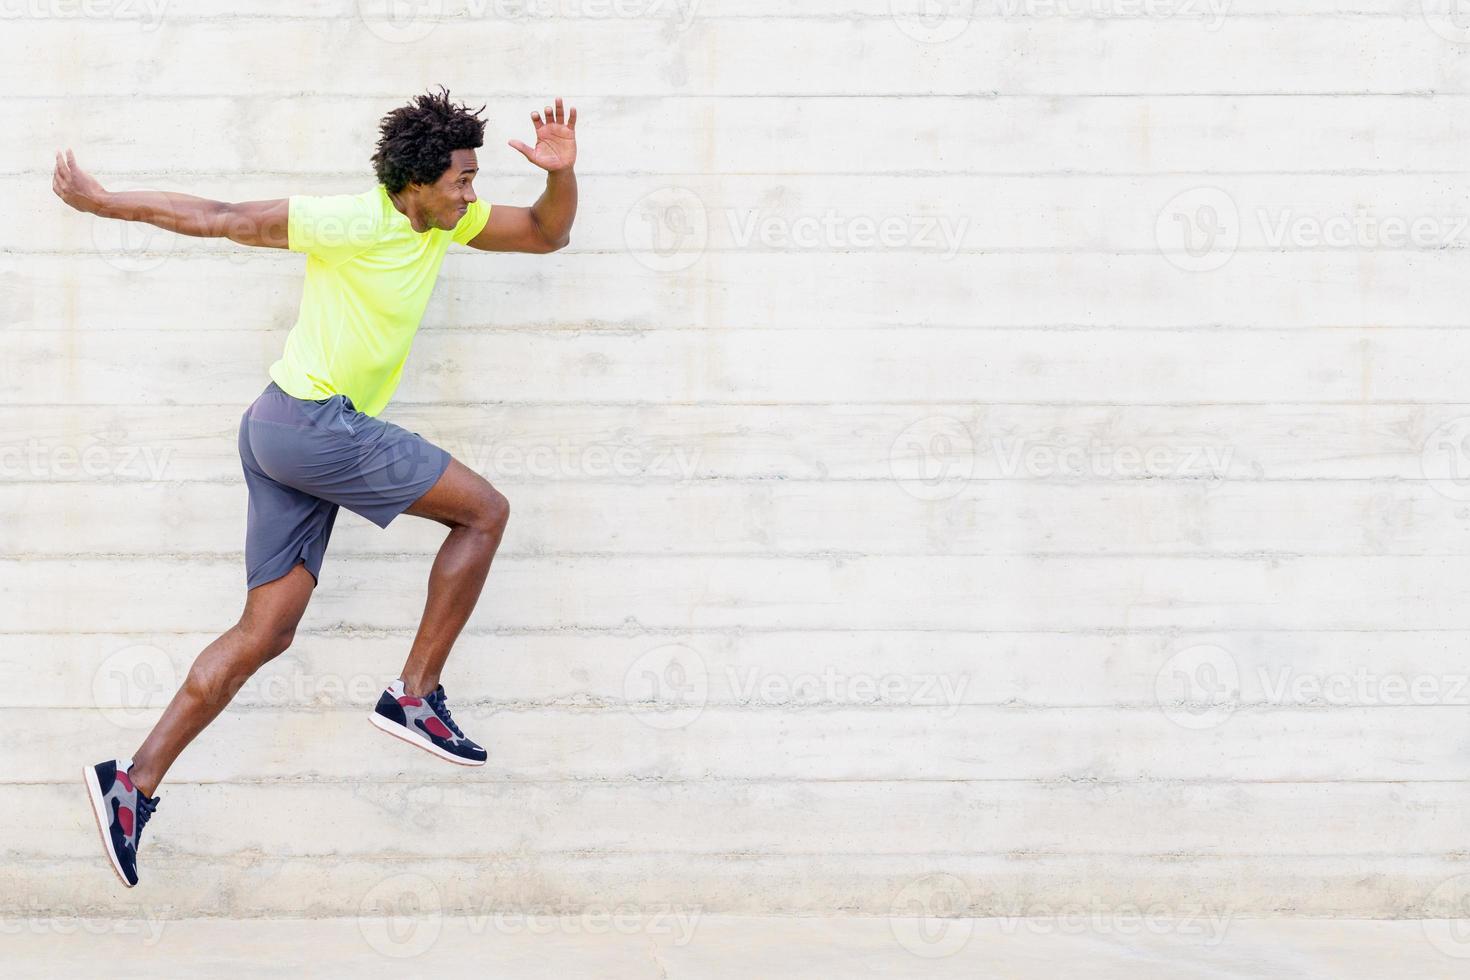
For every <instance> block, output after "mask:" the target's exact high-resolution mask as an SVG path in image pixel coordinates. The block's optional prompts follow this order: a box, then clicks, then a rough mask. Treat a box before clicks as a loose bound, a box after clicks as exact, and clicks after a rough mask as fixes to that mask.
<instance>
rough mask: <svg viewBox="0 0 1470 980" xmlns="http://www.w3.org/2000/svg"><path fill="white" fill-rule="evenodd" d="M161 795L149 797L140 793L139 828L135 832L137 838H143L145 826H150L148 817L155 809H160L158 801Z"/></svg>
mask: <svg viewBox="0 0 1470 980" xmlns="http://www.w3.org/2000/svg"><path fill="white" fill-rule="evenodd" d="M161 799H163V797H161V796H153V797H148V796H144V795H143V794H142V793H139V794H138V829H137V831H136V832H135V833H134V835H133V836H134V839H135V840H142V839H143V828H144V827H146V826H148V818H149V817H151V816H153V811H154V810H157V809H158V801H159V800H161Z"/></svg>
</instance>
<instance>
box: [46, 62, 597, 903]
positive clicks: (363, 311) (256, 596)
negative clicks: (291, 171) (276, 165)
mask: <svg viewBox="0 0 1470 980" xmlns="http://www.w3.org/2000/svg"><path fill="white" fill-rule="evenodd" d="M531 122H532V124H533V125H534V126H535V130H536V145H535V146H534V147H529V146H527V145H526V144H524V143H522V142H520V141H519V140H511V141H510V145H511V146H512V147H513V148H515V149H516V150H518V151H520V153H521V154H523V155H524V156H525V157H526V159H527V160H529V161H531V163H533V164H535V165H536V166H538V167H540V168H541V169H543V170H545V171H546V172H547V176H546V190H545V192H544V193H542V195H541V196H540V198H539V199H538V200H537V201H536V203H535V204H533V205H532V206H531V207H529V208H517V207H506V206H502V205H498V204H497V205H495V206H493V207H492V206H490V205H488V204H484V203H483V202H481V201H480V200H479V198H477V197H476V195H475V191H474V180H475V175H476V173H478V170H479V168H478V164H477V161H476V157H475V150H476V149H478V148H479V147H480V146H481V145H483V143H484V132H485V122H484V120H483V119H481V118H480V111H479V110H475V111H471V110H470V109H469V108H468V107H467V106H465V105H463V104H461V103H455V102H452V101H450V98H449V92H448V91H447V90H444V89H441V90H440V91H439V92H438V93H437V94H429V95H421V96H418V97H417V98H415V99H413V100H412V101H411V102H410V103H409V104H408V105H406V106H404V107H402V108H399V109H395V110H394V111H392V112H390V113H388V115H387V116H385V117H384V118H383V121H382V123H381V126H380V129H379V131H380V138H379V140H378V146H377V152H376V153H375V154H374V155H373V168H374V170H375V171H376V173H377V179H378V185H377V186H376V187H374V188H373V189H372V190H370V191H367V192H365V193H362V194H355V195H348V194H342V195H334V196H327V197H303V196H295V197H290V198H285V199H279V200H273V201H249V202H246V203H242V204H227V203H224V202H221V201H209V200H205V199H203V198H197V197H191V196H189V195H187V194H168V193H157V192H151V191H141V192H136V193H122V194H114V193H110V192H108V191H107V190H105V189H103V187H102V185H101V184H99V183H98V182H97V181H96V180H95V179H93V178H92V177H91V176H89V175H88V174H87V173H85V172H84V171H83V170H82V169H81V168H79V167H78V166H77V163H76V159H75V158H74V157H73V155H72V153H71V151H70V150H68V151H67V152H66V153H65V154H64V155H63V154H62V153H59V152H58V153H57V155H56V172H55V176H54V178H53V181H52V188H53V189H54V190H55V192H56V194H57V196H59V197H60V198H61V199H62V200H63V201H65V202H66V203H67V204H69V205H70V206H72V207H73V208H76V209H77V210H78V211H85V212H87V213H90V214H96V215H100V216H102V217H105V218H119V219H122V220H125V221H145V222H148V223H149V224H152V225H157V226H158V227H160V228H164V229H167V230H169V231H174V232H178V233H179V234H183V235H194V236H198V237H204V238H229V239H230V240H232V241H235V242H239V243H240V244H242V245H258V246H263V247H266V248H289V249H291V250H292V251H294V252H303V253H305V254H306V256H307V259H306V280H305V285H304V288H303V291H302V297H301V309H300V313H299V314H298V316H297V319H296V324H295V326H293V327H292V328H291V332H290V333H289V334H288V335H287V336H286V347H285V352H284V354H283V355H282V356H281V358H280V360H278V361H276V362H275V363H274V364H272V365H271V367H270V377H271V382H270V384H268V385H267V386H266V388H265V390H264V391H262V392H261V394H260V396H259V397H258V398H256V399H255V401H254V403H253V404H251V406H250V407H249V408H248V409H246V411H245V414H244V415H243V416H241V418H240V432H239V449H240V463H241V466H242V468H243V469H244V473H245V486H246V488H247V491H248V493H249V511H248V515H247V518H246V529H245V568H246V590H247V591H246V596H245V611H244V612H243V613H241V615H240V620H239V622H237V623H236V624H235V625H234V626H232V627H231V628H230V629H229V630H228V631H226V632H225V633H223V634H222V635H221V636H219V637H218V638H217V639H216V640H215V641H214V642H213V643H211V644H209V646H207V647H205V648H204V651H203V652H202V653H200V654H199V656H198V657H197V658H196V659H195V660H194V664H193V666H192V667H190V668H189V674H188V676H187V677H186V678H185V679H184V684H183V686H182V687H181V688H179V690H178V692H177V693H175V694H174V697H173V700H172V701H170V702H169V705H168V708H167V709H166V710H165V711H164V713H163V717H161V718H160V719H159V720H158V724H156V725H155V726H154V727H153V730H152V731H151V732H149V733H148V737H147V738H146V739H144V741H143V744H142V746H140V747H139V748H138V749H137V751H136V752H134V753H133V756H132V758H130V759H113V760H110V761H107V762H102V763H100V764H98V765H95V766H88V767H86V769H85V770H84V773H85V779H86V783H87V790H88V794H89V795H90V797H91V801H92V808H93V811H94V812H95V814H96V816H97V825H98V829H99V830H100V831H101V833H102V842H103V846H104V847H105V848H106V850H107V855H108V857H109V858H110V859H111V861H112V866H113V868H114V869H115V870H116V871H117V873H118V876H119V877H120V878H122V880H123V882H124V884H126V885H127V886H128V887H132V886H133V885H136V884H137V883H138V871H137V859H138V843H139V839H140V837H141V835H142V832H143V827H144V825H145V824H146V823H147V822H148V819H149V817H150V816H152V814H153V811H154V808H155V807H157V805H158V798H157V797H155V796H154V795H153V794H154V792H155V791H156V790H157V788H158V785H159V783H160V782H161V781H162V780H163V777H164V774H165V773H166V772H168V769H169V766H171V765H172V764H173V762H174V760H175V759H177V758H178V756H179V753H180V752H182V751H183V750H184V747H185V746H187V745H188V744H189V743H190V742H191V741H193V739H194V738H195V737H196V736H198V734H199V733H200V732H201V731H203V730H204V728H205V726H207V725H208V724H209V723H210V722H211V721H213V720H214V719H215V717H217V716H218V715H219V713H220V712H221V711H222V710H224V707H225V705H226V704H228V703H229V701H230V699H231V698H233V697H234V695H235V693H236V692H237V691H239V689H240V687H241V685H243V684H244V683H245V681H246V680H247V679H249V677H250V676H251V675H252V674H254V673H255V671H257V670H258V669H260V667H261V666H263V665H264V664H265V663H267V662H268V661H270V660H271V659H272V658H274V657H276V656H278V655H280V654H281V653H283V652H285V650H286V649H287V648H288V647H290V645H291V641H292V638H293V637H294V635H295V630H296V625H297V623H298V622H300V620H301V615H302V613H303V612H304V611H305V610H306V605H307V602H308V601H309V600H310V598H311V592H312V589H313V588H314V587H315V586H316V583H317V578H318V575H319V574H320V571H321V566H322V557H323V555H324V554H325V553H326V549H327V540H328V538H329V537H330V536H331V533H332V524H333V522H334V521H335V520H336V517H337V509H338V508H339V507H346V508H347V509H348V510H351V511H353V512H354V513H357V514H361V515H362V516H363V517H366V518H367V519H368V520H370V521H372V522H373V523H374V524H377V525H378V526H379V527H387V526H388V524H389V523H390V522H391V521H392V520H393V518H395V517H397V516H398V515H399V514H403V513H407V514H412V515H413V516H415V517H423V518H427V519H429V520H432V521H438V522H439V523H441V524H444V525H446V526H447V527H448V528H449V534H448V536H447V537H445V539H444V544H443V545H442V546H441V547H440V548H439V554H438V556H437V557H436V558H435V559H434V565H433V569H432V570H431V571H430V573H429V588H428V599H427V601H426V603H425V605H424V613H423V618H422V619H421V620H420V622H419V627H418V632H417V633H416V634H415V636H414V640H413V646H412V647H411V648H410V650H409V653H408V660H407V662H406V663H405V664H404V667H403V672H402V674H401V675H400V676H399V677H398V678H397V679H396V680H394V681H393V683H391V684H389V685H388V688H387V690H385V691H384V692H383V694H382V696H381V697H380V698H379V699H378V704H377V706H376V708H375V709H374V710H373V713H372V714H371V715H370V716H369V717H370V718H371V720H372V723H373V724H374V725H375V726H377V727H378V728H379V729H380V730H382V731H383V732H386V733H387V734H389V735H392V736H394V737H396V738H399V739H402V740H403V741H405V742H408V743H409V744H411V745H416V746H418V747H419V748H422V749H424V750H425V751H427V752H430V753H432V754H434V755H435V756H438V757H439V758H441V759H444V760H446V761H448V762H452V763H456V764H459V765H466V766H479V765H484V763H485V750H484V749H483V748H481V747H480V746H479V745H477V744H475V743H474V742H473V741H471V740H470V739H469V737H467V736H466V735H465V734H464V732H462V731H461V730H460V728H459V726H458V725H457V724H455V722H454V719H453V718H452V717H451V715H450V711H449V706H448V704H447V703H446V700H445V694H444V687H443V685H441V684H440V683H439V676H440V672H441V671H442V670H443V669H444V662H445V660H446V659H447V658H448V656H449V649H450V647H451V646H452V645H453V644H454V641H455V638H456V637H458V636H459V632H460V630H461V629H462V628H463V627H464V624H465V622H466V620H468V619H469V616H470V612H471V611H472V610H473V609H474V608H475V602H476V601H477V600H478V599H479V596H480V590H481V589H482V588H483V586H484V584H485V577H486V575H487V574H488V573H489V571H490V562H491V560H492V559H493V558H494V557H495V551H496V549H497V548H498V547H499V546H500V539H501V536H502V535H503V534H504V532H505V525H506V521H507V519H508V518H509V516H510V505H509V504H508V502H507V501H506V499H505V497H504V496H502V495H501V494H500V492H499V491H497V490H496V489H495V488H494V487H492V486H491V485H490V484H489V483H488V482H487V481H486V480H484V479H483V478H481V477H480V476H479V475H478V474H476V473H475V472H474V471H472V470H471V469H469V468H468V467H466V466H465V465H463V464H462V463H460V462H459V461H458V460H456V459H454V458H452V457H451V456H450V455H449V453H447V452H445V451H444V450H443V449H441V448H439V447H438V446H435V445H434V444H433V443H430V442H429V441H427V440H425V439H424V438H422V437H421V436H419V435H418V434H417V433H413V432H408V431H406V430H404V429H402V428H400V427H399V426H397V425H394V424H393V423H391V422H386V421H383V420H382V419H379V418H378V417H377V416H378V415H379V413H381V412H382V411H383V409H384V407H385V406H386V405H387V404H388V401H389V399H390V398H391V397H392V396H393V392H394V390H395V389H396V388H397V387H398V382H399V379H400V377H401V376H402V372H403V364H404V361H405V360H406V359H407V357H408V352H409V348H410V346H411V344H412V342H413V337H414V334H415V332H417V330H418V327H419V321H420V319H421V318H422V317H423V313H424V308H425V307H426V306H427V304H428V301H429V294H430V293H431V292H432V291H433V288H434V281H435V279H436V278H437V277H438V274H439V267H440V265H441V264H442V263H443V261H444V255H445V252H446V251H447V250H448V248H449V244H450V242H456V243H458V244H461V245H469V246H470V247H471V248H477V249H481V250H483V251H487V252H537V253H544V252H553V251H556V250H557V249H559V248H562V247H564V246H565V245H566V244H567V242H568V241H569V240H570V238H569V236H570V233H571V228H572V221H573V219H574V217H575V216H576V211H577V179H576V176H575V175H574V174H573V171H572V165H573V163H574V162H575V161H576V158H577V143H576V127H577V110H576V109H572V110H570V112H565V111H564V110H563V107H562V100H561V99H559V98H558V99H557V100H556V105H555V107H554V108H553V107H552V106H547V107H546V108H545V110H544V113H543V112H533V113H531Z"/></svg>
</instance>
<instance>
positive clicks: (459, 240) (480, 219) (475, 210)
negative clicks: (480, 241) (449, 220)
mask: <svg viewBox="0 0 1470 980" xmlns="http://www.w3.org/2000/svg"><path fill="white" fill-rule="evenodd" d="M489 220H490V205H488V204H486V203H485V202H484V201H482V200H480V199H479V198H476V199H475V202H474V203H473V204H471V205H470V209H469V210H468V211H466V212H465V213H464V217H463V218H460V219H459V224H457V225H455V226H454V241H455V243H456V244H459V245H468V244H469V241H470V239H471V238H474V237H475V236H476V235H478V234H479V233H480V232H482V231H484V230H485V222H487V221H489Z"/></svg>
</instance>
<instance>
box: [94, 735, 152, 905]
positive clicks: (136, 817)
mask: <svg viewBox="0 0 1470 980" xmlns="http://www.w3.org/2000/svg"><path fill="white" fill-rule="evenodd" d="M132 767H133V760H132V759H113V760H112V761H111V762H99V763H98V764H97V765H95V766H87V767H86V768H85V769H83V770H82V775H83V776H84V777H85V778H86V781H87V794H88V796H90V797H91V799H92V814H93V815H94V816H95V817H96V818H97V830H98V831H100V832H101V834H102V847H103V848H104V849H105V850H106V851H107V856H108V858H109V859H111V861H112V867H113V870H114V871H116V872H117V876H118V877H119V878H121V879H122V883H123V884H124V885H127V886H128V887H129V888H132V887H133V886H134V885H136V884H137V883H138V842H139V840H140V839H141V838H142V836H143V828H144V827H145V826H147V824H148V818H149V817H151V816H153V811H154V809H156V808H157V806H158V801H159V799H160V797H157V796H152V797H150V796H145V795H144V794H143V793H141V792H139V791H138V789H137V787H135V786H134V785H133V781H132V779H130V778H128V770H129V769H131V768H132Z"/></svg>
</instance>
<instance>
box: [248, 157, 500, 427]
mask: <svg viewBox="0 0 1470 980" xmlns="http://www.w3.org/2000/svg"><path fill="white" fill-rule="evenodd" d="M489 217H490V205H488V204H485V203H484V202H483V201H478V200H477V201H475V203H473V204H471V205H470V206H469V210H468V211H466V212H465V216H464V217H463V218H460V219H459V224H457V225H455V227H454V230H453V231H441V230H439V229H438V228H430V229H429V230H428V231H426V232H423V233H422V234H421V233H419V232H416V231H414V230H413V226H412V225H411V224H409V221H408V216H407V215H405V214H403V213H402V212H400V211H399V210H398V209H397V208H395V207H394V206H393V201H392V200H391V199H390V198H389V197H388V190H387V188H385V187H384V186H383V185H382V184H379V185H378V186H377V187H375V188H374V189H372V190H370V191H367V192H366V193H363V194H334V195H330V196H327V197H306V196H295V197H292V198H291V199H290V218H289V220H288V222H287V231H286V237H287V242H288V244H289V247H290V249H291V251H293V252H304V253H305V254H306V256H307V259H306V283H305V286H304V287H303V289H302V293H301V311H300V312H299V313H298V314H297V316H296V325H295V326H293V327H292V328H291V332H290V333H289V334H287V335H286V349H285V352H284V353H283V354H282V355H281V359H280V360H278V361H276V362H275V363H274V364H272V365H271V367H270V376H271V379H272V380H273V381H275V383H276V384H278V385H280V387H281V390H282V391H284V392H286V394H288V395H291V396H293V397H296V398H327V397H330V396H332V395H346V396H347V397H348V398H351V399H352V404H353V405H354V406H355V407H356V408H357V410H358V411H359V412H365V413H367V414H368V415H377V414H378V413H379V412H381V411H382V410H383V409H384V408H385V407H387V405H388V400H389V399H390V398H392V397H393V392H394V391H395V390H396V389H397V388H398V382H399V380H400V379H401V378H402V377H403V362H404V361H406V360H407V359H408V352H409V348H410V347H412V346H413V337H414V334H415V333H417V332H418V329H419V321H421V320H422V319H423V316H424V309H425V307H427V306H428V305H429V294H430V293H432V292H433V291H434V281H435V280H436V279H438V277H439V267H440V266H441V265H443V264H444V254H445V253H446V252H447V251H448V250H449V243H450V242H451V241H453V242H458V243H459V244H461V245H463V244H465V243H466V242H468V241H469V240H470V239H472V238H474V237H475V236H476V235H478V234H479V233H480V230H481V229H483V228H484V227H485V222H486V221H487V220H488V219H489Z"/></svg>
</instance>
